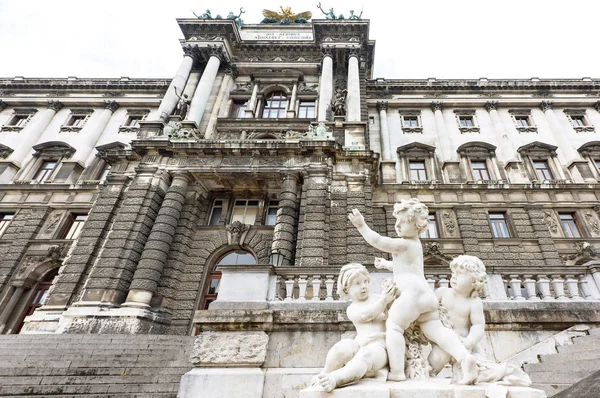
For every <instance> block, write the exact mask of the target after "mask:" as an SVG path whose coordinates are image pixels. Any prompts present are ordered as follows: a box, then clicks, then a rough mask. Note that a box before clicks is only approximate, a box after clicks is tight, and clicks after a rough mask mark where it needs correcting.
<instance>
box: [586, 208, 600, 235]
mask: <svg viewBox="0 0 600 398" xmlns="http://www.w3.org/2000/svg"><path fill="white" fill-rule="evenodd" d="M583 217H584V219H585V223H586V225H587V226H588V228H589V230H590V232H591V233H592V235H593V236H600V222H599V221H598V217H597V216H596V215H595V214H594V213H593V212H591V211H586V212H585V213H583Z"/></svg>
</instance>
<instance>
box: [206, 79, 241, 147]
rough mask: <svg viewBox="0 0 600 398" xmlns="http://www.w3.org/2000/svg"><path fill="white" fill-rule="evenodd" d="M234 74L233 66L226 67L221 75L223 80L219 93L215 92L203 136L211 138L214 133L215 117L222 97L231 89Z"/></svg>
mask: <svg viewBox="0 0 600 398" xmlns="http://www.w3.org/2000/svg"><path fill="white" fill-rule="evenodd" d="M236 76H237V71H236V70H235V69H234V68H228V70H227V71H225V76H223V81H222V82H221V88H220V90H219V94H217V99H216V101H215V104H214V105H213V108H212V112H211V114H210V119H209V120H208V126H207V127H206V136H205V138H211V137H212V136H213V135H214V133H215V131H214V130H215V128H216V125H217V118H218V116H219V110H220V109H221V105H222V104H223V99H224V98H225V96H226V95H227V93H228V92H229V91H231V86H232V84H233V81H234V80H235V77H236Z"/></svg>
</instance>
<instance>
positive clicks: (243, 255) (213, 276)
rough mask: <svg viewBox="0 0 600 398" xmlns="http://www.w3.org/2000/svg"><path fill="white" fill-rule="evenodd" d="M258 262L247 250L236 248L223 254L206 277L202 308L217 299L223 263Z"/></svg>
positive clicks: (250, 263)
mask: <svg viewBox="0 0 600 398" xmlns="http://www.w3.org/2000/svg"><path fill="white" fill-rule="evenodd" d="M253 264H256V258H255V257H254V255H253V254H252V253H250V252H247V251H245V250H236V251H232V252H228V253H226V254H225V255H223V256H222V257H221V258H220V259H219V260H218V261H217V262H216V263H215V264H214V265H213V266H212V267H211V269H210V272H209V273H208V276H207V278H206V284H205V288H204V295H203V296H202V301H201V304H200V309H201V310H207V309H208V306H209V304H210V303H212V302H213V301H215V300H216V299H217V296H218V294H219V284H220V283H221V271H220V270H219V266H221V265H253Z"/></svg>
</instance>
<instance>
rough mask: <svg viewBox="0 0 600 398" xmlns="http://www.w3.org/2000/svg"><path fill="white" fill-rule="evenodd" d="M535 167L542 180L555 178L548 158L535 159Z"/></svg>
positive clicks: (538, 176)
mask: <svg viewBox="0 0 600 398" xmlns="http://www.w3.org/2000/svg"><path fill="white" fill-rule="evenodd" d="M533 167H534V168H535V174H536V176H537V178H538V179H539V180H540V181H544V180H553V179H554V176H553V175H552V171H551V170H550V167H549V166H548V161H547V160H535V161H534V162H533Z"/></svg>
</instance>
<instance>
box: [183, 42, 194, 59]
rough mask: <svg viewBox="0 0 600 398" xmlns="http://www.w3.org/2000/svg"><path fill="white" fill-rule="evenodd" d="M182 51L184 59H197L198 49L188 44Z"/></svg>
mask: <svg viewBox="0 0 600 398" xmlns="http://www.w3.org/2000/svg"><path fill="white" fill-rule="evenodd" d="M182 49H183V56H184V57H190V58H194V59H195V58H196V47H194V46H191V45H189V44H188V45H185V46H183V47H182Z"/></svg>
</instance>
